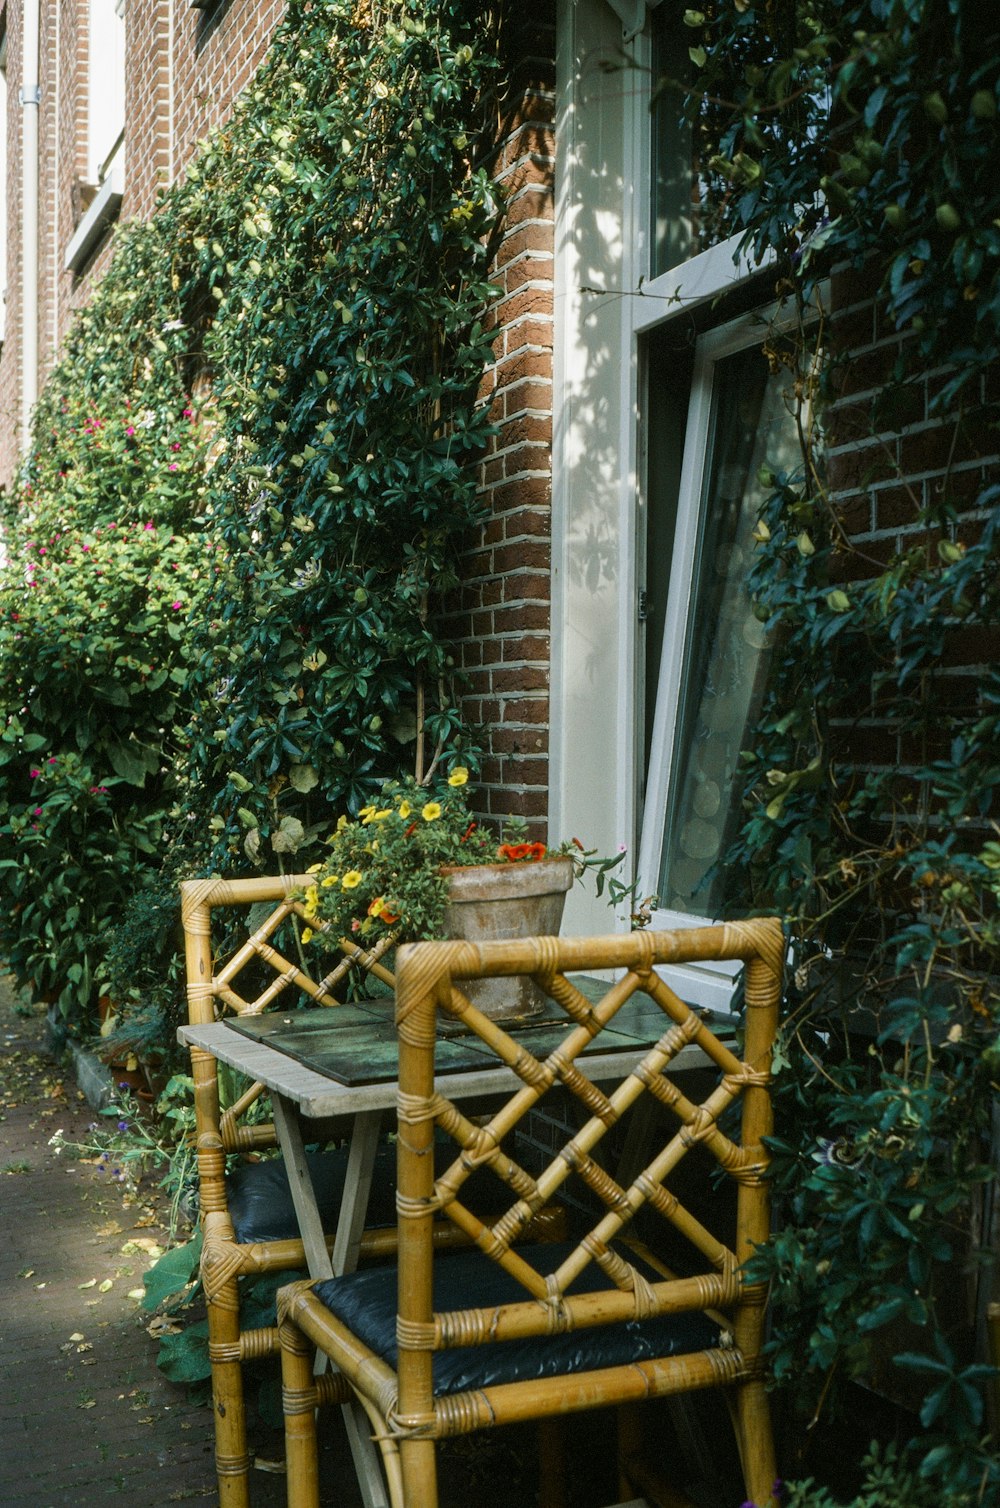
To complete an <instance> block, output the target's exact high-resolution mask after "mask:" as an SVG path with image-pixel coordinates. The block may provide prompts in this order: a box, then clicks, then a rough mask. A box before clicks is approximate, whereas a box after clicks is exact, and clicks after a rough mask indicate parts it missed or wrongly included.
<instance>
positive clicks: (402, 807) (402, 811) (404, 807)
mask: <svg viewBox="0 0 1000 1508" xmlns="http://www.w3.org/2000/svg"><path fill="white" fill-rule="evenodd" d="M411 810H412V808H411V806H410V803H409V802H408V801H401V802H400V803H399V815H400V816H401V817H408V816H409V815H410V812H411Z"/></svg>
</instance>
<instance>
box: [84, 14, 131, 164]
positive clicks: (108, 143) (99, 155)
mask: <svg viewBox="0 0 1000 1508" xmlns="http://www.w3.org/2000/svg"><path fill="white" fill-rule="evenodd" d="M87 27H88V31H87V36H88V44H89V45H88V58H89V67H88V86H87V182H88V183H91V184H93V185H94V186H95V187H98V186H99V185H101V184H102V183H104V182H105V181H106V180H107V178H108V177H109V176H110V175H111V173H112V172H113V171H114V169H115V168H117V167H120V166H121V156H122V144H123V138H124V133H125V0H88V9H87Z"/></svg>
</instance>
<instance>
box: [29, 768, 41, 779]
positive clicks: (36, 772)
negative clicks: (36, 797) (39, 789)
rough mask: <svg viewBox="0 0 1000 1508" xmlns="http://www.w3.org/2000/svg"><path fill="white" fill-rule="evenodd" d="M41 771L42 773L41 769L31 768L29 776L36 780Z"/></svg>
mask: <svg viewBox="0 0 1000 1508" xmlns="http://www.w3.org/2000/svg"><path fill="white" fill-rule="evenodd" d="M41 773H42V772H41V770H29V771H28V778H29V779H30V780H36V779H37V778H38V776H39V775H40V774H41Z"/></svg>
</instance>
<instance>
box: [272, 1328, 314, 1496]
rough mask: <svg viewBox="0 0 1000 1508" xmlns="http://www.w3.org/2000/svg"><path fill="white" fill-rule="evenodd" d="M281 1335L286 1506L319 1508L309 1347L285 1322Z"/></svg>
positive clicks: (311, 1366) (311, 1368)
mask: <svg viewBox="0 0 1000 1508" xmlns="http://www.w3.org/2000/svg"><path fill="white" fill-rule="evenodd" d="M279 1333H280V1337H281V1406H282V1410H283V1412H284V1416H285V1468H286V1471H287V1473H288V1475H287V1493H288V1508H319V1449H318V1446H317V1441H316V1401H317V1390H316V1382H315V1378H314V1377H313V1353H312V1347H311V1346H310V1344H309V1342H308V1341H307V1340H306V1338H305V1336H304V1335H303V1334H302V1332H301V1330H299V1329H298V1327H297V1326H296V1325H293V1324H290V1323H289V1322H288V1321H285V1323H284V1324H282V1325H281V1327H280V1332H279Z"/></svg>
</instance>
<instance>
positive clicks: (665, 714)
mask: <svg viewBox="0 0 1000 1508" xmlns="http://www.w3.org/2000/svg"><path fill="white" fill-rule="evenodd" d="M677 323H678V322H676V321H673V322H668V323H667V324H666V325H663V326H660V327H659V328H658V329H657V330H656V331H654V332H651V334H650V335H649V336H648V337H647V338H646V342H645V344H646V361H645V367H646V373H647V378H646V396H645V404H644V410H643V427H644V431H645V437H646V455H647V475H646V495H647V503H648V517H649V525H648V536H647V551H646V583H647V585H646V598H647V601H648V604H649V608H648V617H647V622H648V623H649V624H650V626H651V628H652V630H653V634H652V635H651V637H655V636H657V635H658V638H659V643H655V642H654V643H652V644H650V645H649V646H648V649H647V661H646V709H647V715H646V750H647V766H646V768H647V780H646V790H645V801H644V815H643V825H642V840H641V844H640V854H639V866H638V868H639V873H640V875H642V876H643V885H644V888H646V889H648V891H650V892H656V894H657V895H658V896H659V905H658V909H657V910H656V911H655V912H654V913H653V925H654V926H656V927H677V926H683V925H692V924H695V925H697V924H699V923H701V922H704V921H705V920H711V919H713V918H716V917H718V916H720V915H722V914H723V913H724V912H725V911H727V909H728V908H729V903H730V900H731V891H732V889H733V886H732V884H731V882H730V879H729V876H728V875H727V871H726V869H725V866H724V864H722V863H721V862H720V861H721V860H722V858H723V856H724V854H725V852H726V849H727V847H728V846H729V844H730V843H731V842H732V840H733V838H734V836H735V833H736V830H737V827H738V824H739V820H740V816H741V813H740V809H739V803H738V800H737V798H736V794H735V786H736V776H737V772H738V766H739V762H740V751H741V750H742V749H744V748H745V747H746V745H747V739H748V736H749V729H750V727H751V725H752V723H753V720H754V717H755V715H756V713H757V711H758V709H759V706H760V701H761V697H762V694H763V689H764V681H765V677H766V674H767V667H768V644H767V637H766V633H765V630H764V627H763V625H762V624H761V623H760V622H759V621H758V620H757V618H756V616H755V614H754V609H753V603H752V601H751V599H750V595H749V592H748V590H747V585H746V582H747V573H748V570H749V567H750V564H751V561H752V559H753V554H754V549H755V547H756V541H755V539H754V534H753V531H754V529H755V527H756V525H757V519H758V515H759V512H760V509H761V506H762V504H763V502H764V500H765V496H766V493H765V491H764V488H763V486H762V484H761V482H760V480H759V473H760V470H761V468H762V467H764V466H766V467H767V468H769V469H770V470H772V471H774V472H779V471H780V472H794V471H795V470H796V468H797V466H798V465H799V464H800V449H799V432H798V418H799V416H798V415H797V413H796V399H795V394H794V383H793V379H792V377H791V376H790V375H789V370H788V368H787V367H786V366H785V365H784V364H783V363H782V362H781V361H780V359H778V356H777V352H776V341H775V336H774V333H773V331H768V329H767V327H766V325H765V324H764V322H763V321H762V320H761V319H760V318H759V317H754V316H748V317H744V318H742V319H739V320H736V321H734V322H732V323H730V324H728V325H725V326H723V327H722V328H720V329H715V330H711V331H709V332H707V333H705V334H703V335H702V336H701V337H700V338H698V340H697V341H696V343H695V345H694V349H693V354H688V355H687V359H686V361H685V355H686V351H685V347H686V346H689V340H690V337H689V331H687V330H686V329H675V325H676V324H677ZM765 338H766V339H767V343H768V348H769V350H770V351H771V353H772V356H771V360H770V361H768V360H767V359H766V357H765V355H764V352H763V350H762V347H763V346H764V343H765ZM685 367H686V370H685ZM685 383H686V384H687V386H688V388H689V394H690V396H689V399H688V402H687V405H686V420H685V422H684V424H683V436H681V435H680V433H679V431H680V427H681V426H680V425H679V423H678V413H679V411H680V410H681V408H682V397H683V395H682V394H681V393H679V392H678V388H679V387H681V386H682V385H683V384H685ZM693 984H694V985H695V986H697V990H696V993H697V995H698V996H699V998H700V1003H704V1004H708V1005H716V1006H722V1005H724V1003H725V998H726V997H728V993H729V983H728V981H727V980H726V979H724V978H716V977H713V976H712V975H711V974H708V975H706V976H705V977H704V978H701V979H696V980H694V981H693ZM688 994H689V996H690V995H691V990H690V989H689V991H688Z"/></svg>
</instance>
